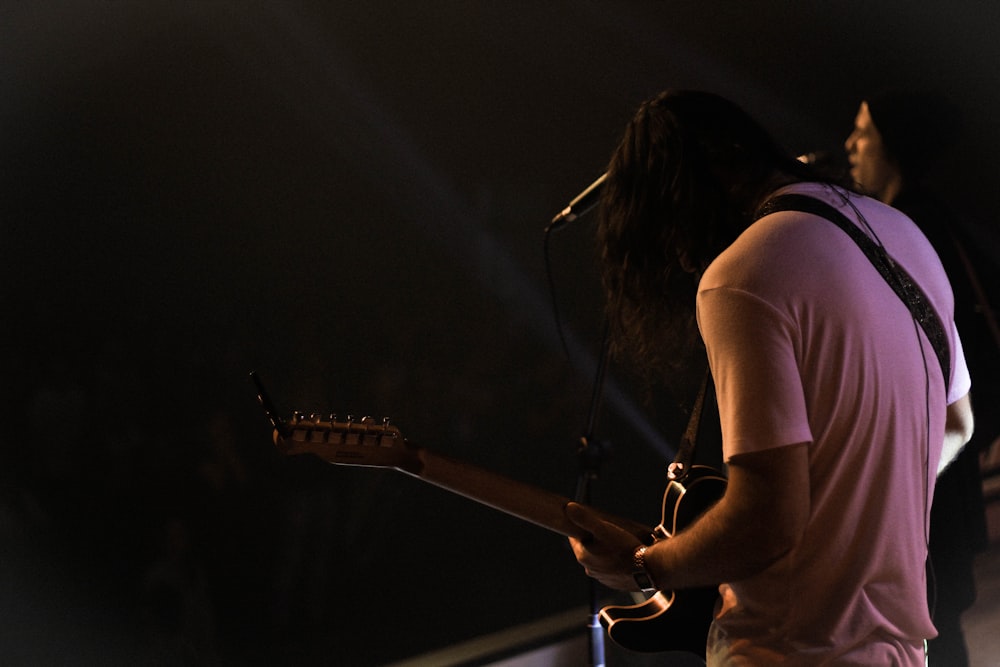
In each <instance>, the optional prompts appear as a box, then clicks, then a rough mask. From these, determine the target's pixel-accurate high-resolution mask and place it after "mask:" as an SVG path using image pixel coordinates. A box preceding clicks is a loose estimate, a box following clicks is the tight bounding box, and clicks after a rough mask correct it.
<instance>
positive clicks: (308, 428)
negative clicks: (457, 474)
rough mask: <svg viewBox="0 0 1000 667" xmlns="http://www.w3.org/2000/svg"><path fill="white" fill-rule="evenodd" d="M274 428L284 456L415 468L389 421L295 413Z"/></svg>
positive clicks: (412, 453) (408, 449)
mask: <svg viewBox="0 0 1000 667" xmlns="http://www.w3.org/2000/svg"><path fill="white" fill-rule="evenodd" d="M282 425H283V430H278V429H275V431H274V444H275V445H276V446H277V447H278V449H279V450H280V451H281V452H282V453H284V454H288V455H294V454H313V455H315V456H318V457H320V458H321V459H323V460H324V461H326V462H327V463H334V464H337V465H352V466H372V467H378V468H399V469H401V470H412V469H413V468H414V467H416V466H417V465H418V460H417V458H416V456H415V454H416V448H414V447H411V446H410V445H409V444H408V443H407V442H406V439H405V438H404V437H403V434H402V433H400V431H399V429H398V428H396V427H395V426H394V425H392V424H390V423H389V419H388V418H385V419H382V420H376V419H374V418H372V417H363V418H361V419H355V418H354V417H350V416H348V417H347V418H346V419H345V420H344V421H340V420H338V419H337V415H329V416H325V417H324V416H318V415H315V414H309V415H305V414H300V413H298V412H296V413H295V414H294V415H293V416H292V418H291V419H289V420H287V421H284V422H283V423H282Z"/></svg>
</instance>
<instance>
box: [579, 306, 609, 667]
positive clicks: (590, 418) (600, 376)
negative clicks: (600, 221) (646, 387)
mask: <svg viewBox="0 0 1000 667" xmlns="http://www.w3.org/2000/svg"><path fill="white" fill-rule="evenodd" d="M609 356H610V324H609V323H608V321H607V320H606V319H605V322H604V332H603V334H602V335H601V354H600V358H599V359H598V362H597V373H596V375H595V377H594V386H593V390H592V394H591V400H590V409H589V414H588V415H587V428H586V431H585V432H584V435H583V437H581V438H580V446H579V448H578V449H577V459H578V461H579V463H580V471H579V476H578V477H577V483H576V494H575V500H576V501H577V502H579V503H583V504H586V505H589V504H590V497H591V488H590V486H591V482H592V481H593V480H595V479H597V477H598V475H599V473H600V469H601V466H602V464H603V463H604V459H605V458H606V451H607V445H606V444H605V443H604V442H602V441H600V440H598V439H596V438H595V437H594V432H595V430H596V424H597V417H598V413H599V412H600V407H601V400H602V394H603V391H604V376H605V375H606V374H607V369H608V357H609ZM598 586H599V584H598V583H597V581H595V580H594V579H589V600H590V617H589V621H588V624H587V627H588V631H589V638H590V642H589V648H590V665H592V667H604V664H605V663H604V627H603V626H601V622H600V603H599V601H598Z"/></svg>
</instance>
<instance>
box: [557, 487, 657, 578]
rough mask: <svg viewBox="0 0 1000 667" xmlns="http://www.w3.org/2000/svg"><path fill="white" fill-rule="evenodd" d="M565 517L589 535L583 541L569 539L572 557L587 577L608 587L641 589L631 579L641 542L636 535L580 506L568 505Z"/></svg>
mask: <svg viewBox="0 0 1000 667" xmlns="http://www.w3.org/2000/svg"><path fill="white" fill-rule="evenodd" d="M566 517H567V518H568V519H569V520H570V521H572V522H573V523H575V524H576V525H578V526H580V527H581V528H583V529H584V530H586V531H587V532H588V533H590V537H587V538H585V539H582V540H580V539H577V538H573V537H571V538H569V543H570V546H572V547H573V554H574V555H575V556H576V559H577V560H578V561H579V562H580V564H581V565H582V566H583V567H584V570H585V571H586V572H587V574H588V575H589V576H591V577H593V578H594V579H597V580H598V581H600V582H601V583H602V584H604V585H605V586H607V587H608V588H614V589H617V590H623V591H627V590H638V586H637V585H636V582H635V579H634V578H633V576H632V574H633V572H634V571H635V570H636V567H635V565H634V561H633V556H634V554H635V551H636V549H638V548H639V547H640V546H642V543H641V542H639V541H638V539H636V536H635V535H633V534H632V533H630V532H628V531H626V530H624V529H622V528H620V527H619V526H617V525H615V524H613V523H611V522H610V521H605V520H603V519H601V518H600V517H599V516H598V515H597V513H596V512H594V511H593V510H591V509H588V508H587V507H584V506H583V505H580V504H578V503H569V504H568V505H567V506H566Z"/></svg>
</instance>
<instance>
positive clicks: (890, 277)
mask: <svg viewBox="0 0 1000 667" xmlns="http://www.w3.org/2000/svg"><path fill="white" fill-rule="evenodd" d="M778 211H802V212H805V213H812V214H813V215H818V216H821V217H823V218H826V219H827V220H829V221H830V222H832V223H834V224H835V225H837V226H838V227H840V228H841V229H842V230H844V231H845V232H847V235H848V236H850V237H851V238H852V239H853V240H854V241H855V243H857V244H858V246H860V248H861V250H862V252H864V253H865V256H867V257H868V259H869V260H870V261H871V263H872V264H873V265H874V266H875V268H876V269H878V272H879V273H880V274H882V277H883V278H884V279H885V281H886V282H887V283H889V286H890V287H892V289H893V291H895V292H896V294H897V296H899V298H900V299H902V300H903V303H905V304H906V306H907V308H909V310H910V313H911V314H912V315H913V318H914V319H915V320H916V321H917V322H918V323H919V324H920V326H921V327H922V328H923V330H924V333H925V334H927V338H928V340H929V341H930V343H931V346H932V347H933V348H934V354H935V355H936V356H937V358H938V362H939V363H940V364H941V371H942V373H943V375H944V384H945V388H946V389H947V387H948V383H949V380H950V378H951V359H950V355H949V353H948V338H947V336H946V335H945V329H944V325H943V324H942V323H941V319H940V318H939V317H938V314H937V313H936V312H935V311H934V309H933V308H932V307H931V305H930V301H929V300H928V299H927V296H926V295H925V294H924V292H923V290H921V289H920V286H919V285H917V284H916V282H914V280H913V279H912V278H911V277H910V275H909V274H908V273H906V271H905V270H903V267H901V266H899V265H898V264H896V262H894V261H893V260H892V258H891V257H889V255H888V253H886V251H885V248H884V247H883V246H882V245H881V244H877V243H876V242H875V241H874V240H872V238H871V237H869V236H868V235H867V234H865V233H864V232H863V231H862V230H861V228H859V227H858V226H857V225H855V224H854V223H852V222H851V221H850V220H849V219H848V218H847V216H845V215H844V214H843V213H841V212H840V211H838V210H837V209H836V208H834V207H833V206H830V205H829V204H827V203H826V202H823V201H820V200H818V199H815V198H813V197H809V196H806V195H800V194H786V195H779V196H777V197H775V198H774V199H771V200H770V201H768V202H766V203H765V204H764V205H763V206H762V207H761V208H760V210H759V211H758V212H757V215H756V217H755V218H754V220H755V221H756V220H759V219H760V218H763V217H764V216H765V215H769V214H771V213H776V212H778ZM859 215H860V214H859Z"/></svg>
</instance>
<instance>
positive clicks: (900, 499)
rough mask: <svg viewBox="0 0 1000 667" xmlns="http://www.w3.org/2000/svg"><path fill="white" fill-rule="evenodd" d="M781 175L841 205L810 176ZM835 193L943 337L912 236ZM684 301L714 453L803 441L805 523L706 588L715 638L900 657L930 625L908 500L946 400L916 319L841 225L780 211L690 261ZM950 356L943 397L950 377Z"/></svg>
mask: <svg viewBox="0 0 1000 667" xmlns="http://www.w3.org/2000/svg"><path fill="white" fill-rule="evenodd" d="M790 189H791V190H793V191H797V192H802V193H803V194H811V195H813V196H817V197H819V198H822V199H825V200H826V201H828V203H831V204H833V205H835V206H838V207H840V208H841V209H842V211H843V212H844V213H845V214H846V215H847V216H848V218H850V219H855V218H856V215H855V214H854V211H853V210H852V209H851V207H850V206H844V200H843V198H842V197H841V196H840V194H838V193H837V192H836V191H834V190H833V189H831V188H830V187H828V186H818V185H799V186H792V187H791V188H790ZM852 201H853V202H854V203H855V205H856V206H857V207H858V208H859V209H860V210H861V212H862V214H863V216H864V217H865V219H866V220H867V222H868V223H869V224H870V225H871V226H872V227H873V228H874V230H875V232H876V235H877V236H878V238H879V239H880V240H881V241H882V242H883V243H884V244H885V246H886V247H887V249H888V251H889V254H890V255H892V256H893V257H895V258H896V260H897V261H898V262H899V263H900V264H901V265H902V266H903V267H904V268H905V269H906V270H907V272H908V273H910V275H912V276H913V277H914V279H915V280H916V281H917V282H918V284H920V285H921V286H922V287H923V288H924V290H925V291H926V292H927V293H928V296H929V298H930V300H931V303H932V305H933V306H934V307H935V309H936V310H938V312H939V313H941V314H942V317H943V318H944V320H945V322H946V326H947V327H948V329H949V333H950V334H951V336H950V341H949V342H950V347H951V349H953V350H954V349H956V345H957V337H956V335H955V334H954V331H953V328H952V327H951V310H952V301H951V292H950V288H949V286H948V282H947V279H946V277H945V275H944V272H943V270H942V269H941V267H940V262H939V261H938V260H937V257H936V255H935V254H934V252H933V249H932V248H931V247H930V245H929V244H928V243H927V242H926V239H924V238H923V237H922V236H921V235H920V234H919V232H918V231H917V230H916V228H915V227H914V226H913V225H912V223H911V222H910V221H909V220H907V219H906V218H905V217H903V216H900V215H899V214H898V213H897V212H895V211H892V210H891V209H889V208H888V207H885V206H883V205H881V204H879V203H877V202H875V201H873V200H869V199H864V198H859V197H856V196H852ZM698 299H699V301H698V303H699V325H700V326H701V328H702V335H703V337H704V339H705V342H706V346H707V348H708V352H709V356H710V359H711V361H712V365H713V369H712V370H713V374H714V375H715V380H716V383H717V385H718V391H719V403H720V412H721V418H722V429H723V442H724V448H725V455H726V457H727V458H728V457H731V456H734V455H737V454H744V453H750V452H756V451H761V450H764V449H770V448H774V447H781V446H786V445H792V444H794V443H799V442H807V441H808V442H811V443H812V444H811V445H810V446H809V462H810V463H809V468H810V511H809V520H808V523H807V526H806V531H805V535H804V537H803V539H802V540H801V541H800V543H799V544H798V545H797V546H796V547H795V548H794V549H793V550H792V551H791V552H790V553H788V554H786V555H785V556H784V557H782V558H781V559H780V560H779V561H777V562H776V563H774V564H772V565H771V566H770V567H769V568H767V569H766V570H765V571H764V572H762V573H760V574H759V575H757V576H754V577H751V578H750V579H747V580H744V581H740V582H732V583H731V584H729V585H727V586H724V587H723V593H724V600H725V602H726V605H727V608H726V611H725V613H724V614H723V615H722V616H721V618H720V619H719V620H718V621H717V624H716V625H717V627H716V631H717V632H720V633H724V634H725V637H724V638H723V637H722V635H718V638H719V642H720V645H721V646H723V647H725V650H726V651H728V652H729V654H730V655H743V654H745V655H747V656H759V657H760V659H761V660H767V661H768V662H769V663H776V664H797V662H808V663H810V664H814V663H815V662H817V658H818V657H819V656H820V655H825V656H826V657H834V656H842V658H841V663H840V664H852V662H853V663H854V664H882V663H883V662H884V663H886V664H888V663H889V662H890V661H891V660H892V659H895V660H897V661H899V662H902V663H903V664H908V662H913V663H914V664H918V662H919V661H922V640H923V639H924V638H925V637H929V636H932V635H933V634H934V630H933V626H932V625H931V622H930V619H929V617H928V615H927V613H926V609H927V606H926V601H925V582H924V561H925V557H926V540H927V537H926V516H927V511H928V509H929V506H930V498H931V494H932V493H933V482H934V475H935V471H936V469H937V461H938V459H939V457H940V452H941V442H942V440H943V434H944V419H945V414H944V412H945V411H944V406H945V404H946V396H945V389H944V381H943V379H942V376H941V369H940V367H939V366H938V362H937V359H936V357H935V355H934V352H933V350H932V349H931V347H930V345H929V343H928V342H927V341H926V338H925V336H924V334H923V333H922V331H921V330H920V328H919V326H918V325H917V324H916V323H915V322H914V321H913V319H912V317H911V316H910V314H909V311H908V309H907V308H906V306H905V304H903V303H902V301H901V300H900V299H899V298H898V297H897V296H896V295H895V293H894V292H893V291H892V290H891V288H889V287H888V285H886V283H885V281H884V280H883V279H882V278H881V276H880V275H879V273H878V272H877V270H876V269H875V268H874V267H873V266H872V265H871V263H870V262H869V260H868V259H867V258H866V257H865V256H864V254H863V253H862V252H861V250H860V249H859V248H858V247H857V245H856V244H855V243H854V242H853V241H852V240H851V239H850V238H849V237H848V236H847V235H846V234H845V233H844V232H843V231H841V230H840V229H838V228H837V227H836V226H835V225H834V224H833V223H831V222H828V221H826V220H824V219H822V218H818V217H815V216H805V215H803V214H800V213H795V212H788V213H779V214H775V215H772V216H768V217H766V218H763V219H762V220H760V221H758V222H757V223H755V224H754V225H752V226H751V227H750V228H749V229H748V230H747V231H746V232H745V233H744V234H743V235H742V236H741V237H740V238H739V239H738V240H737V241H736V242H735V243H734V244H733V245H732V246H731V247H730V248H729V249H727V250H726V251H725V252H723V253H722V254H721V255H720V256H719V258H718V259H717V260H716V261H715V262H714V263H713V264H712V265H711V266H710V267H709V268H708V270H707V271H706V272H705V275H704V278H703V279H702V282H701V285H700V287H699V296H698ZM918 340H919V341H920V342H921V344H918ZM953 358H955V359H957V360H959V361H958V363H957V367H956V368H955V369H954V371H953V378H954V381H953V382H952V383H951V392H950V394H951V395H950V396H949V397H948V398H949V399H950V400H955V399H957V398H959V397H961V396H962V395H964V394H965V393H966V391H967V390H968V374H967V370H966V369H965V366H964V364H963V363H961V361H960V360H961V359H962V356H961V354H953ZM761 520H762V521H766V520H767V518H766V517H762V518H761ZM834 647H835V648H834ZM778 656H787V657H778ZM782 660H784V661H785V662H782Z"/></svg>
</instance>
